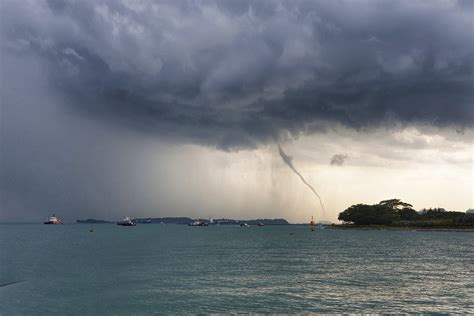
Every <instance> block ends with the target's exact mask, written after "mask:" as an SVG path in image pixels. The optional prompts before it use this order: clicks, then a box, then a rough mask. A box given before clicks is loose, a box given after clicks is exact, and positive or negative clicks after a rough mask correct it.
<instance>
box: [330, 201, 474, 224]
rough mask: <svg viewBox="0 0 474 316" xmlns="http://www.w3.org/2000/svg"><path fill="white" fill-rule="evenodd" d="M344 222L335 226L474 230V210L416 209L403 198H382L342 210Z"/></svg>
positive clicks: (340, 218) (341, 215)
mask: <svg viewBox="0 0 474 316" xmlns="http://www.w3.org/2000/svg"><path fill="white" fill-rule="evenodd" d="M338 219H339V220H340V221H342V224H333V225H332V226H333V227H334V228H374V229H378V228H388V229H390V228H394V229H401V228H417V229H440V230H442V229H456V230H460V229H466V230H474V212H472V210H468V211H467V212H459V211H447V210H445V209H443V208H429V209H422V210H420V211H416V210H414V209H413V206H412V205H411V204H409V203H405V202H402V201H401V200H400V199H390V200H384V201H380V202H379V203H377V204H374V205H367V204H355V205H352V206H350V207H349V208H347V209H346V210H344V211H343V212H341V213H339V216H338Z"/></svg>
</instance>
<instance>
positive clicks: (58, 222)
mask: <svg viewBox="0 0 474 316" xmlns="http://www.w3.org/2000/svg"><path fill="white" fill-rule="evenodd" d="M62 223H63V222H62V221H61V220H60V219H59V218H57V217H56V214H53V216H51V217H50V218H49V219H48V220H47V221H45V222H44V224H47V225H62Z"/></svg>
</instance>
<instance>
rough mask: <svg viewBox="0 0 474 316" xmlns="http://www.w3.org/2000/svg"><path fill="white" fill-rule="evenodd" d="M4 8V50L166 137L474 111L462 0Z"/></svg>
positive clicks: (262, 132) (449, 116)
mask: <svg viewBox="0 0 474 316" xmlns="http://www.w3.org/2000/svg"><path fill="white" fill-rule="evenodd" d="M2 11H3V13H2V16H3V17H2V20H3V28H2V50H4V51H5V52H7V53H10V54H17V55H20V56H21V55H24V56H28V57H31V56H33V57H34V58H38V59H40V60H41V61H42V62H43V63H44V64H45V65H47V68H48V69H49V73H48V78H49V79H50V80H51V81H52V82H53V85H54V87H55V91H54V93H57V94H59V95H61V96H63V97H64V100H65V101H64V103H65V105H66V106H70V107H71V108H72V109H74V110H77V111H78V112H79V113H82V114H84V115H88V116H92V117H96V118H99V119H103V120H104V121H106V122H110V123H112V124H116V125H121V126H128V127H131V128H134V129H139V130H143V131H144V132H147V133H151V134H153V133H156V134H157V135H160V136H162V137H168V138H170V139H177V140H182V141H189V142H195V143H201V144H206V145H212V146H218V147H220V148H223V149H232V148H239V147H254V146H256V145H258V144H259V143H261V142H267V141H270V140H277V139H278V138H280V136H281V133H282V131H289V132H290V133H292V134H297V133H300V132H311V131H312V130H313V129H315V128H318V126H322V125H324V124H328V123H329V124H331V123H339V124H343V125H345V126H348V127H352V128H356V129H360V128H372V127H379V126H384V125H386V124H391V123H400V122H401V123H407V124H418V123H428V124H431V125H434V126H440V127H446V126H453V127H454V128H472V125H473V110H472V108H473V106H472V105H473V103H474V102H473V99H474V95H473V89H472V87H473V80H472V78H473V76H472V75H473V56H474V51H473V45H472V40H473V38H472V37H473V35H472V14H473V8H472V6H469V5H466V2H465V1H460V2H456V1H453V2H436V1H432V2H428V1H426V2H414V1H397V2H389V1H381V2H375V1H374V2H368V3H357V2H344V1H341V2H330V1H322V2H318V3H315V2H304V1H296V2H295V1H291V2H285V1H283V2H277V1H274V2H260V1H258V2H257V1H255V2H253V1H238V2H234V1H227V2H213V1H202V2H201V1H199V2H197V1H196V2H184V1H183V2H172V1H166V2H159V3H153V2H143V3H142V2H140V1H129V2H128V1H122V2H119V1H94V2H84V1H77V2H76V1H60V0H56V1H47V2H42V1H36V2H33V3H29V4H28V3H26V2H21V3H19V2H17V1H12V2H10V1H6V2H5V3H4V4H3V10H2ZM3 76H4V77H8V74H3Z"/></svg>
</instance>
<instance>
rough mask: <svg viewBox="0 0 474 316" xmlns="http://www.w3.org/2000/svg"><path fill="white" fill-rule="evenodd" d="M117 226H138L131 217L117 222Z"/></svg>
mask: <svg viewBox="0 0 474 316" xmlns="http://www.w3.org/2000/svg"><path fill="white" fill-rule="evenodd" d="M117 225H120V226H136V225H137V224H135V222H134V221H132V219H131V218H130V217H128V216H125V217H124V218H123V220H122V221H120V222H117Z"/></svg>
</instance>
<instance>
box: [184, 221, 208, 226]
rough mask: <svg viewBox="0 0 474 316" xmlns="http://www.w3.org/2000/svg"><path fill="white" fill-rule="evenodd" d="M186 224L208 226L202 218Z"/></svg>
mask: <svg viewBox="0 0 474 316" xmlns="http://www.w3.org/2000/svg"><path fill="white" fill-rule="evenodd" d="M188 226H209V224H208V223H206V222H205V221H203V220H195V221H192V222H191V223H189V224H188Z"/></svg>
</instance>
